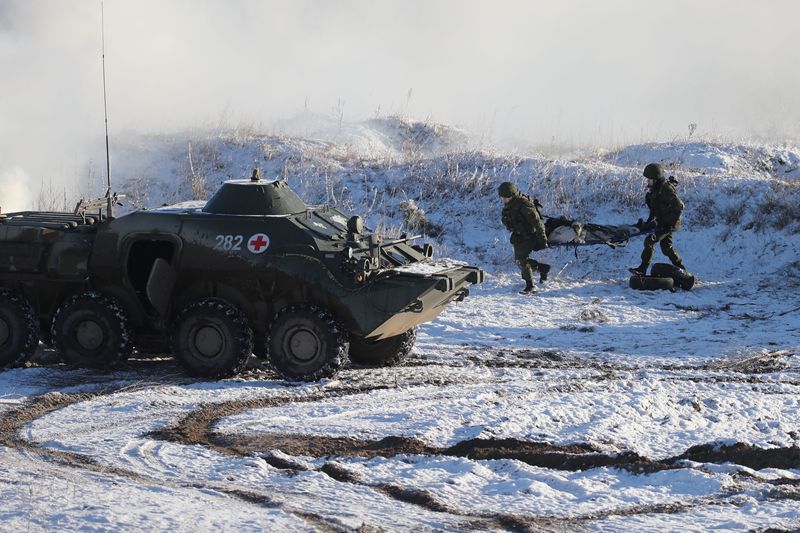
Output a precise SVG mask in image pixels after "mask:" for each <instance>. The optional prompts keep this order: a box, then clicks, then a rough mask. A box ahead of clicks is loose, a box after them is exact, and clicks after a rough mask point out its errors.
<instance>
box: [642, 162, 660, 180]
mask: <svg viewBox="0 0 800 533" xmlns="http://www.w3.org/2000/svg"><path fill="white" fill-rule="evenodd" d="M642 175H643V176H644V177H645V178H647V179H649V180H656V181H664V167H662V166H661V165H659V164H658V163H650V164H649V165H647V166H646V167H644V172H642Z"/></svg>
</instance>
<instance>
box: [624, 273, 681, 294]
mask: <svg viewBox="0 0 800 533" xmlns="http://www.w3.org/2000/svg"><path fill="white" fill-rule="evenodd" d="M630 286H631V289H636V290H639V291H657V290H665V291H671V290H672V289H673V287H674V282H673V281H672V278H657V277H654V276H631V279H630Z"/></svg>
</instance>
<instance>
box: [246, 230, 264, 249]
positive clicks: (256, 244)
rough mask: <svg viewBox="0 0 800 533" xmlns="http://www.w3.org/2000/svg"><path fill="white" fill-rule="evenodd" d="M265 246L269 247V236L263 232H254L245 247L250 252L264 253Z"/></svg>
mask: <svg viewBox="0 0 800 533" xmlns="http://www.w3.org/2000/svg"><path fill="white" fill-rule="evenodd" d="M267 248H269V237H268V236H267V235H266V234H265V233H256V234H255V235H253V236H252V237H250V238H249V239H248V240H247V249H248V250H250V252H251V253H254V254H260V253H264V252H266V251H267Z"/></svg>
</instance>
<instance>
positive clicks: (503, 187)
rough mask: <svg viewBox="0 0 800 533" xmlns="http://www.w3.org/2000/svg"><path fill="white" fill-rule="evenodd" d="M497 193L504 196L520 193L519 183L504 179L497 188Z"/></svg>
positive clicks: (508, 196) (509, 196)
mask: <svg viewBox="0 0 800 533" xmlns="http://www.w3.org/2000/svg"><path fill="white" fill-rule="evenodd" d="M497 194H498V195H500V196H501V197H503V198H511V197H512V196H516V195H518V194H519V189H518V188H517V184H516V183H514V182H511V181H504V182H503V183H501V184H500V186H499V187H498V188H497Z"/></svg>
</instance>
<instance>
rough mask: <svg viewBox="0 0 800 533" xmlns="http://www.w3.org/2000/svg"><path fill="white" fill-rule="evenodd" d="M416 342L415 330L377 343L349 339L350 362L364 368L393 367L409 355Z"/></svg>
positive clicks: (412, 329)
mask: <svg viewBox="0 0 800 533" xmlns="http://www.w3.org/2000/svg"><path fill="white" fill-rule="evenodd" d="M416 340H417V329H416V328H411V329H409V330H408V331H406V332H405V333H401V334H400V335H395V336H394V337H389V338H388V339H382V340H379V341H368V340H364V339H358V338H351V339H350V360H351V361H353V362H354V363H358V364H359V365H366V366H394V365H396V364H398V363H400V362H401V361H402V360H403V359H405V358H406V356H407V355H408V354H409V353H411V349H412V348H413V347H414V342H416Z"/></svg>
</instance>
